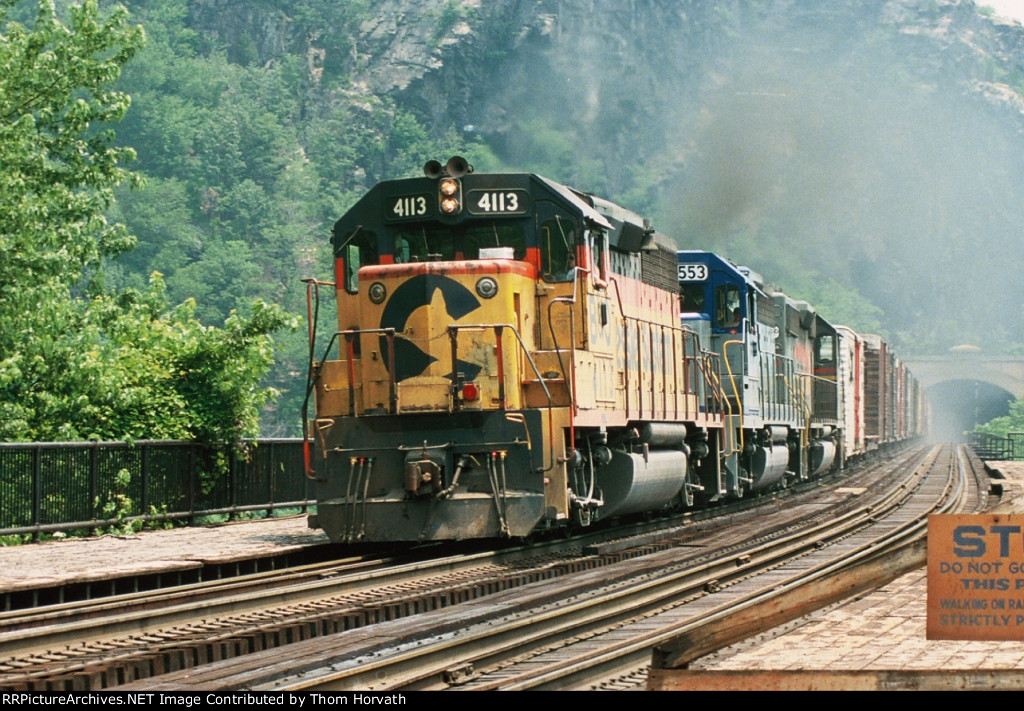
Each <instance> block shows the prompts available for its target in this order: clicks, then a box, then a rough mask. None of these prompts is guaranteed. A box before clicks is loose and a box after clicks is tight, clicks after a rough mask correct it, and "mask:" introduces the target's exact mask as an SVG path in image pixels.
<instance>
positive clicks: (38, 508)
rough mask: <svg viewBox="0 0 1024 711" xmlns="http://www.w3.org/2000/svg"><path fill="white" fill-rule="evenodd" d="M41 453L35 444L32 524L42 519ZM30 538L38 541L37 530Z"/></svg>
mask: <svg viewBox="0 0 1024 711" xmlns="http://www.w3.org/2000/svg"><path fill="white" fill-rule="evenodd" d="M42 458H43V453H42V448H41V447H40V446H39V445H36V446H35V447H33V448H32V525H33V526H39V525H40V524H42V522H43V521H42V519H43V462H42ZM32 540H33V541H36V542H38V541H39V532H38V531H35V532H34V533H33V534H32Z"/></svg>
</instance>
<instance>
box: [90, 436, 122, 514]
mask: <svg viewBox="0 0 1024 711" xmlns="http://www.w3.org/2000/svg"><path fill="white" fill-rule="evenodd" d="M98 460H99V442H90V443H89V494H90V495H89V501H88V502H87V503H88V508H89V518H91V519H98V518H100V514H102V511H97V510H96V506H97V504H98V503H99V471H98V469H99V467H98V464H99V461H98ZM118 508H120V507H118ZM91 530H92V532H93V533H94V534H95V533H96V530H97V529H95V528H93V529H91Z"/></svg>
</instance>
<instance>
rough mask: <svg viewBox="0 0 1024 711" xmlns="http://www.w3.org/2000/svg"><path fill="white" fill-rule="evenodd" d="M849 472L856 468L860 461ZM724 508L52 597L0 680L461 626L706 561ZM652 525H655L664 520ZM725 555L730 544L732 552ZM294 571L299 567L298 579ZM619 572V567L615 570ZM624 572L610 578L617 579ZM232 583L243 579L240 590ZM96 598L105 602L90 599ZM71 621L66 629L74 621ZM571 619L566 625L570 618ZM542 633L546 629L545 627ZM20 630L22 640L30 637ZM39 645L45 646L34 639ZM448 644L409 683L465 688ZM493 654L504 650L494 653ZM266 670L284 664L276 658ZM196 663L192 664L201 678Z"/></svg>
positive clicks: (130, 675) (111, 683)
mask: <svg viewBox="0 0 1024 711" xmlns="http://www.w3.org/2000/svg"><path fill="white" fill-rule="evenodd" d="M903 466H905V465H903ZM863 476H865V477H867V476H870V475H869V474H868V473H865V474H864V475H863ZM844 483H845V484H846V485H847V486H848V487H849V486H854V487H855V486H856V479H855V478H854V477H849V476H848V477H844ZM839 490H841V488H840V489H839ZM826 491H827V487H826V488H825V489H823V491H822V492H819V493H818V494H816V495H814V497H815V500H816V501H819V503H816V504H803V505H802V506H803V507H804V508H808V507H810V508H812V509H813V508H815V507H816V508H817V509H818V515H819V516H820V515H821V509H822V507H823V506H825V505H826V503H823V502H822V501H821V500H822V499H823V497H824V498H828V496H830V495H829V494H827V493H826ZM831 496H832V497H833V498H845V499H847V500H848V501H849V502H854V501H855V500H856V499H857V498H858V497H857V496H854V495H849V494H835V493H833V494H831ZM832 503H835V502H832ZM762 505H763V506H764V505H767V506H768V507H769V508H771V507H775V508H776V509H781V508H782V506H783V504H782V503H781V502H773V501H768V502H762ZM849 505H850V506H852V505H853V504H852V503H850V504H849ZM798 509H800V506H797V507H795V508H794V510H793V512H792V513H788V514H786V515H782V513H781V511H776V512H774V513H773V514H772V519H773V520H776V519H777V520H778V523H777V524H774V525H773V529H772V530H768V529H766V528H765V527H764V524H763V523H761V524H760V525H759V527H760V529H761V530H759V531H758V534H757V536H756V537H757V538H758V539H760V540H767V539H770V538H772V537H773V536H774V537H778V536H781V535H783V534H784V532H785V531H786V530H787V528H789V527H792V526H795V525H796V523H795V522H796V521H797V520H798V519H799V518H801V517H807V516H808V515H810V514H808V513H807V512H806V511H805V512H803V513H800V512H799V511H798ZM760 518H761V519H763V518H764V516H763V515H761V516H760ZM731 519H732V520H731V521H730V524H729V526H730V533H729V534H728V535H726V534H724V533H721V532H717V531H718V528H720V527H721V523H720V522H718V523H700V524H692V523H691V524H690V525H688V526H684V527H683V528H682V529H680V530H679V531H676V538H675V539H674V540H671V539H670V540H662V542H660V543H649V544H647V545H646V547H643V548H641V549H639V550H637V549H635V548H634V549H630V545H634V546H635V545H636V541H633V543H632V544H630V543H619V544H614V543H602V542H600V541H599V540H598V539H596V538H595V539H592V540H591V541H590V542H582V543H581V542H574V543H572V544H562V548H561V550H558V544H547V545H545V546H538V547H533V548H529V549H517V550H513V551H505V552H501V553H497V554H479V555H478V556H471V557H463V558H461V559H460V560H459V561H452V560H448V559H442V560H439V561H430V562H417V563H410V562H396V561H354V560H353V561H345V562H344V563H342V564H339V565H337V566H335V567H334V568H330V567H326V568H324V567H315V566H308V568H309V569H310V570H309V571H303V572H300V571H291V572H289V573H288V576H291V580H290V581H289V582H285V581H284V580H283V579H281V578H283V577H284V576H277V577H278V578H279V579H278V580H277V581H276V582H274V583H273V585H274V587H273V588H272V589H263V590H260V589H259V588H260V587H261V586H269V585H270V582H269V579H263V580H260V579H259V578H260V576H254V577H253V579H252V580H240V579H239V580H234V581H230V582H228V583H225V584H223V585H222V586H221V589H222V592H226V595H219V594H215V593H214V592H213V591H211V590H205V591H202V592H200V591H198V590H195V589H193V590H189V589H181V590H178V591H175V592H168V593H165V596H164V597H165V601H164V602H162V603H159V602H154V601H152V600H150V601H149V602H146V601H145V600H144V597H143V596H140V598H139V600H138V601H137V602H133V603H132V604H137V605H138V608H137V609H136V610H135V611H134V612H131V613H129V611H128V607H126V605H127V602H128V601H125V600H123V601H120V604H122V607H121V610H120V614H119V615H118V616H119V617H121V618H123V619H121V620H120V621H119V623H118V624H120V625H121V627H119V628H118V627H107V628H104V627H103V624H101V623H100V622H98V620H101V619H102V618H103V617H104V615H109V613H110V609H111V607H110V606H111V604H112V605H113V606H114V607H113V608H112V609H113V610H114V611H117V605H118V604H119V603H118V602H112V601H110V602H102V601H100V602H97V603H94V605H93V609H92V611H90V612H88V613H86V612H84V611H80V612H79V613H73V612H70V611H69V610H67V609H65V610H63V611H61V614H62V615H64V616H66V617H68V618H71V617H74V615H75V614H80V615H82V617H79V618H78V620H77V622H73V623H72V624H71V626H70V627H65V629H64V631H63V632H60V631H57V630H58V628H59V627H60V625H57V624H56V623H54V624H43V625H40V624H38V623H37V624H35V626H34V628H33V626H32V625H28V624H26V622H25V620H24V619H22V625H23V626H22V628H21V630H20V631H18V632H17V634H16V635H15V636H18V635H20V636H23V637H24V639H25V640H31V639H33V635H36V636H35V637H34V639H35V641H22V642H19V644H22V645H24V646H23V649H25V650H28V651H27V652H26V653H19V654H13V655H12V656H10V657H8V658H7V659H4V657H7V656H8V655H11V654H12V653H11V651H10V650H11V649H12V648H11V647H9V646H8V644H10V642H9V641H8V640H9V639H10V637H11V635H10V634H8V633H7V632H4V631H3V629H2V628H0V634H3V639H4V640H5V642H3V643H0V687H3V688H11V689H37V690H38V689H48V690H55V689H69V688H79V689H99V688H113V687H116V686H121V687H122V688H125V689H127V688H130V687H131V686H133V684H131V683H130V682H131V681H132V680H133V679H140V678H142V679H146V680H145V681H142V682H140V684H139V686H141V687H145V688H154V687H155V686H156V685H158V684H167V685H169V686H168V687H166V688H181V686H182V685H183V684H184V685H198V686H201V687H202V688H213V687H212V685H213V684H215V682H211V681H208V680H207V679H206V677H205V676H203V675H204V674H206V673H207V672H210V673H212V672H213V671H214V670H215V669H220V670H221V673H223V669H224V666H225V665H243V664H245V663H246V662H245V661H244V660H246V659H249V660H250V661H249V662H248V663H249V664H252V665H253V666H256V667H261V666H265V659H264V657H265V655H268V654H271V653H272V649H271V648H273V647H276V646H278V645H281V644H288V645H289V648H290V650H291V651H289V652H287V653H285V656H286V657H289V658H290V659H292V660H294V659H295V658H301V657H306V652H305V651H300V650H299V649H298V647H296V646H295V645H312V644H316V643H317V640H320V644H322V645H323V646H325V647H327V648H332V647H333V648H335V649H337V648H338V647H344V648H346V649H352V650H354V649H355V645H356V643H357V641H358V639H359V638H366V637H373V636H374V635H376V634H378V633H379V632H380V630H381V629H382V628H385V627H386V626H387V625H392V626H394V625H398V626H400V627H403V628H404V629H405V633H403V634H406V636H408V635H411V634H414V631H415V630H416V629H417V628H418V627H419V626H421V625H425V626H426V628H427V629H429V628H430V626H431V625H433V624H434V622H435V621H436V618H437V616H438V615H441V616H444V615H449V614H453V613H455V612H456V611H464V612H465V615H468V616H469V617H463V618H460V614H461V613H460V614H456V615H455V619H456V620H459V621H458V622H457V624H458V625H460V626H461V627H459V628H457V629H461V628H465V626H466V625H465V624H464V623H465V622H467V621H468V619H469V618H470V617H472V616H473V615H474V614H477V612H475V611H474V610H473V608H474V607H475V606H479V605H484V607H483V609H485V610H486V609H487V603H485V602H475V603H468V602H467V603H464V602H463V601H469V600H474V599H479V600H481V601H493V603H494V604H498V605H499V606H500V605H501V604H506V603H502V602H501V601H502V600H504V599H507V598H508V599H512V600H523V601H525V600H527V599H529V598H530V597H531V595H530V594H524V592H525V591H526V590H529V589H533V588H536V587H538V586H540V585H541V583H539V582H538V581H544V580H547V581H559V580H562V579H563V578H564V579H566V580H568V579H569V578H571V579H573V580H576V579H577V578H579V579H580V580H586V579H588V578H591V579H593V580H599V579H605V580H607V579H608V578H609V577H610V576H611V577H618V576H620V575H621V574H620V573H615V574H614V575H612V574H609V573H608V571H610V570H612V569H614V568H618V567H619V566H622V565H623V563H624V562H625V561H627V560H629V559H631V558H632V559H633V561H634V562H636V561H639V560H641V559H642V560H645V561H650V563H649V564H650V565H653V566H656V567H657V566H660V565H661V563H659V562H656V559H657V557H658V556H664V555H667V553H666V551H668V552H669V553H668V554H671V555H672V556H673V557H674V558H675V559H676V561H677V563H676V564H678V565H684V566H698V567H699V566H701V565H708V566H709V565H711V563H710V562H708V561H710V560H711V559H712V558H714V557H715V556H716V555H718V550H719V548H718V546H712V545H711V539H710V538H709V537H710V536H714V537H715V538H714V540H715V542H716V543H721V544H723V545H725V546H729V545H730V544H731V545H732V546H733V547H736V546H739V545H740V543H739V541H740V540H742V538H743V537H744V536H746V537H750V534H749V533H743V532H742V531H741V530H740V529H741V528H742V527H743V526H744V525H757V524H751V523H750V522H751V521H757V520H758V519H759V515H758V514H756V513H746V514H744V513H736V514H733V515H732V516H731ZM653 535H654V534H652V533H649V534H648V536H653ZM658 535H659V536H661V537H664V536H666V535H669V534H666V533H660V534H658ZM584 549H586V552H584ZM734 555H739V556H740V558H742V556H743V555H745V554H744V553H736V554H734ZM735 560H736V559H735V558H734V559H733V563H731V564H729V563H726V564H725V569H730V568H731V566H735V567H737V568H740V567H742V566H739V565H737V564H736V563H735ZM702 561H704V562H702ZM346 566H349V567H351V566H357V569H354V570H353V569H346ZM366 568H369V570H367V569H366ZM570 574H572V575H570ZM302 575H305V577H304V578H302V579H301V580H300V577H301V576H302ZM718 575H719V579H724V575H723V574H721V573H719V574H718ZM622 579H623V580H627V579H628V576H627V577H623V578H622ZM593 580H592V582H591V584H593ZM530 583H534V584H533V585H529V584H530ZM631 584H632V583H622V585H625V586H627V587H628V586H629V585H631ZM547 585H552V583H551V582H549V583H547ZM562 585H563V584H562V583H560V582H555V583H553V588H552V589H553V590H556V591H557V590H558V589H559V588H561V587H562ZM566 585H569V584H568V583H566ZM704 585H707V583H704ZM522 586H528V587H522ZM243 587H247V588H249V590H248V591H243V590H242V588H243ZM520 587H522V591H524V592H509V590H510V589H511V588H520ZM570 587H571V586H570ZM252 588H256V590H252ZM502 591H505V592H502ZM548 594H554V595H556V597H554V598H553V600H554V602H553V605H554V608H552V609H554V610H555V611H556V612H557V614H554V615H553V616H554V617H562V616H564V615H563V612H564V610H565V609H566V607H565V604H564V602H563V601H562V599H561V598H558V597H557V594H558V593H557V592H556V593H548ZM200 595H201V596H202V598H200ZM190 598H191V599H190ZM168 601H174V602H168ZM459 603H462V604H459ZM630 604H631V603H629V604H627V607H628V606H629V605H630ZM104 606H106V607H107V611H106V612H101V611H99V608H100V607H104ZM530 614H531V615H532V614H533V613H530ZM128 618H132V619H128ZM398 618H401V619H403V622H401V623H398V622H395V621H394V620H397V619H398ZM143 621H144V624H145V628H144V629H141V630H138V631H137V632H136V633H135V634H132V635H127V636H124V630H125V629H126V628H131V626H132V625H139V624H143ZM0 623H2V619H0ZM75 625H77V626H78V628H79V629H78V631H75ZM46 627H52V628H53V629H51V630H46V634H50V635H51V636H50V637H49V638H46V637H45V636H39V635H41V634H42V633H41V632H40V630H41V629H42V628H46ZM85 629H89V630H92V633H91V636H90V637H89V638H88V639H87V640H86V639H82V638H78V637H76V636H75V635H79V634H81V632H82V631H83V630H85ZM118 630H120V631H118ZM576 631H577V633H579V631H580V628H578V629H577V630H576ZM512 634H513V636H517V635H519V633H512ZM546 634H548V636H550V635H551V634H559V633H546ZM52 635H56V636H52ZM119 635H121V636H119ZM339 635H340V636H339ZM456 636H459V635H456ZM563 636H564V635H563ZM60 640H66V641H64V642H61V641H60ZM71 640H74V641H71ZM291 643H294V644H291ZM33 644H34V645H36V646H35V647H31V645H33ZM545 644H551V643H550V642H544V641H543V640H541V641H540V642H539V643H538V645H535V647H537V646H539V647H544V646H545ZM559 644H560V643H559ZM41 648H45V649H46V650H47V652H46V653H45V654H44V653H41V652H40V651H39V650H40V649H41ZM459 654H461V655H462V656H463V657H464V658H465V659H467V660H474V661H467V663H466V664H462V665H452V664H451V663H450V662H448V663H447V664H441V666H445V667H446V668H445V669H443V670H441V671H435V672H430V673H427V674H424V673H423V672H422V671H421V672H416V673H414V674H411V675H410V676H411V677H417V679H418V681H411V682H409V683H412V684H418V685H420V686H425V687H429V688H439V687H441V686H445V687H447V686H449V685H452V684H458V683H460V682H462V683H463V685H464V686H465V687H466V688H469V683H472V684H481V683H484V682H482V681H481V678H482V677H480V675H479V674H478V671H477V670H478V669H479V668H480V664H481V663H482V662H483V661H484V660H486V659H488V657H487V656H481V655H480V654H477V653H463V652H460V653H459ZM383 656H388V655H387V654H385V655H383ZM513 656H514V655H513ZM648 656H649V655H648ZM449 658H450V657H449ZM493 663H494V664H496V665H503V664H505V663H504V662H497V661H495V662H493ZM505 668H508V667H505ZM161 675H163V676H162V678H161ZM280 675H281V676H284V677H286V676H288V674H287V672H286V671H285V672H281V673H280ZM384 676H385V678H386V679H387V681H388V685H387V686H386V687H385V688H399V687H395V686H391V684H399V685H401V684H402V683H404V682H402V681H401V680H400V679H398V677H397V676H396V675H394V674H393V673H391V672H384ZM627 676H628V672H627ZM148 677H157V678H148ZM200 677H203V678H202V680H201V679H200ZM378 681H379V680H378ZM227 683H228V686H225V687H222V688H242V687H248V686H252V685H253V684H249V683H247V682H238V681H233V682H227ZM254 683H255V682H254ZM259 683H263V682H259ZM275 683H276V682H275ZM380 687H381V685H380V684H379V683H368V684H367V686H365V687H360V686H354V687H347V686H343V687H342V688H380ZM324 688H326V687H324Z"/></svg>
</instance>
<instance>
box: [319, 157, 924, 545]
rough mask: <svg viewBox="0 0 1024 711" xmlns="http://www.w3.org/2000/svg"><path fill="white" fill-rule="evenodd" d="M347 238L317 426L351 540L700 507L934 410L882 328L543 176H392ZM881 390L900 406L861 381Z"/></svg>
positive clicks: (324, 466) (351, 224)
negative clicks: (924, 405) (907, 413)
mask: <svg viewBox="0 0 1024 711" xmlns="http://www.w3.org/2000/svg"><path fill="white" fill-rule="evenodd" d="M332 246H333V253H334V271H335V280H334V282H332V283H324V282H317V281H314V280H307V285H308V293H309V304H310V309H309V310H310V368H309V375H308V378H307V407H304V412H303V425H304V428H305V429H304V431H305V440H306V446H307V464H306V475H307V476H308V477H310V478H311V479H314V480H315V481H316V486H317V513H316V514H315V516H314V517H313V518H312V519H311V525H315V526H319V527H322V528H323V529H324V531H325V532H326V533H327V534H328V536H329V537H330V538H331V540H333V541H340V542H353V541H427V540H452V539H463V538H498V537H525V536H528V535H530V534H532V533H534V532H537V531H544V530H553V529H567V528H570V527H583V526H588V525H591V524H592V523H595V522H597V521H600V520H606V519H609V518H612V517H617V516H622V515H625V514H632V513H649V512H656V511H661V510H666V509H675V508H682V507H688V506H695V505H701V504H705V503H709V502H713V501H717V500H720V499H722V498H726V497H739V496H743V495H744V494H745V493H748V492H759V491H764V490H768V489H772V488H777V487H781V486H785V485H786V484H787V483H788V482H790V481H793V480H794V479H805V478H808V477H813V476H815V475H817V474H819V473H820V472H823V471H825V470H827V469H829V468H833V467H839V466H841V465H842V463H843V461H844V459H845V458H846V457H848V456H854V455H856V454H858V453H862V452H863V451H864V450H866V448H867V447H868V446H869V443H870V445H872V446H877V445H881V444H883V443H884V442H887V441H892V440H896V439H899V438H901V437H906V436H909V435H910V434H911V433H912V430H913V429H914V427H916V426H917V424H918V422H917V420H916V419H914V418H910V417H903V419H900V417H899V416H898V415H897V413H898V412H900V411H902V410H901V408H906V407H908V405H907V402H906V400H907V398H908V397H910V396H913V395H914V393H910V395H908V394H907V393H908V392H909V391H908V390H907V387H908V386H907V383H912V378H910V376H909V374H907V373H906V372H905V370H900V369H899V368H897V367H895V364H894V363H893V362H891V361H890V360H886V358H890V354H888V352H886V353H885V354H884V357H883V356H880V357H879V358H875V359H872V355H871V354H872V353H874V352H875V351H873V350H872V348H873V344H874V341H872V340H865V338H862V337H858V336H856V334H854V332H853V331H851V330H849V329H844V328H842V327H833V326H832V325H830V324H829V323H828V322H827V321H825V320H824V319H823V318H821V317H820V316H818V315H817V314H816V312H815V311H814V309H813V308H812V307H811V306H810V305H809V304H807V303H805V302H800V301H795V300H793V299H790V298H789V297H787V296H786V295H785V294H783V293H781V292H779V291H778V290H774V289H771V288H770V287H768V286H767V285H766V284H765V283H764V281H763V280H762V279H761V278H760V276H758V275H757V274H756V273H754V272H752V271H750V270H748V269H743V268H740V267H736V266H735V265H733V264H732V263H730V262H728V260H725V259H722V258H720V257H718V256H716V255H714V254H711V253H708V252H696V251H686V252H679V253H677V252H676V250H675V246H674V245H673V244H672V242H671V240H669V239H667V238H666V237H664V236H663V235H661V234H660V233H658V232H656V231H655V230H654V229H653V228H652V227H651V225H650V224H649V223H648V222H646V221H645V220H644V219H643V218H642V217H640V216H639V215H636V214H634V213H632V212H630V211H628V210H626V209H624V208H622V207H619V206H617V205H615V204H612V203H610V202H608V201H605V200H602V199H600V198H598V197H595V196H593V195H589V194H586V193H582V192H578V191H576V190H573V189H571V188H569V187H567V186H565V185H561V184H559V183H556V182H554V181H551V180H548V179H546V178H544V177H542V176H539V175H535V174H523V173H502V174H486V175H485V174H477V173H474V172H473V170H472V167H471V166H470V165H469V164H468V163H467V162H466V161H465V160H464V159H462V158H459V157H455V158H452V159H451V160H449V161H448V163H447V164H446V165H442V164H440V163H439V162H437V161H430V162H428V163H427V164H426V166H425V168H424V176H423V177H420V178H411V179H405V180H393V181H386V182H382V183H380V184H378V185H377V186H375V187H374V188H372V189H371V190H370V191H369V192H368V193H367V194H366V195H365V196H364V197H363V198H362V199H360V200H359V201H358V202H357V203H356V204H355V205H354V206H353V207H352V208H351V209H350V210H349V211H348V212H346V213H345V215H344V216H343V217H342V218H341V219H339V220H338V221H337V223H336V224H335V226H334V230H333V236H332ZM325 294H326V296H325ZM327 300H330V301H332V302H333V304H334V305H335V306H336V308H337V329H336V330H335V329H334V328H332V329H331V333H330V334H329V335H328V336H326V337H325V338H323V337H320V336H319V335H318V328H317V322H318V315H319V313H320V310H321V301H327ZM851 339H859V340H852V341H851ZM321 341H326V344H324V343H322V342H321ZM851 348H852V349H854V351H855V353H853V354H852V355H851V353H850V349H851ZM321 349H322V350H321ZM876 350H877V348H876ZM883 360H884V364H883ZM875 363H878V365H877V367H876V366H874V365H873V364H875ZM844 364H845V365H844ZM858 368H859V369H858ZM876 384H877V386H878V388H879V393H880V394H881V399H880V400H870V399H868V398H864V397H863V396H862V394H858V393H860V392H861V391H862V390H863V389H864V388H872V387H874V386H875V385H876ZM894 387H900V388H902V391H901V392H904V394H903V395H899V396H890V395H889V393H890V392H891V391H890V390H887V389H888V388H894ZM918 394H919V392H918ZM310 402H312V404H313V405H314V408H315V410H314V412H313V413H312V414H310V413H309V412H308V403H310ZM872 403H874V404H872ZM851 407H852V408H854V409H855V410H856V408H857V407H860V408H861V410H860V412H861V415H860V418H861V419H860V420H858V421H857V422H858V423H859V427H860V430H858V432H857V434H856V435H855V436H856V437H859V438H860V439H859V440H853V441H852V442H851V440H849V439H848V436H847V429H848V425H847V424H846V423H847V422H848V419H847V418H849V417H850V415H849V414H848V412H849V408H851ZM873 417H874V418H878V419H877V420H876V419H872V418H873ZM912 420H913V421H912ZM873 428H874V429H873ZM876 430H877V432H878V433H879V434H875V432H876ZM883 430H884V436H883V435H882V434H881V432H882V431H883Z"/></svg>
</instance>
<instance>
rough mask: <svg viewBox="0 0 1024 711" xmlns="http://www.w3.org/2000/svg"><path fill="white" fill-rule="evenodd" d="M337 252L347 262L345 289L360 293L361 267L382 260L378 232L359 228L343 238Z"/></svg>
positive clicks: (352, 292)
mask: <svg viewBox="0 0 1024 711" xmlns="http://www.w3.org/2000/svg"><path fill="white" fill-rule="evenodd" d="M336 254H337V256H338V257H340V258H341V259H342V260H343V261H344V263H345V271H344V272H343V274H342V278H343V279H344V287H345V291H347V292H348V293H350V294H356V293H359V268H360V267H364V266H366V265H367V264H377V263H379V261H380V255H379V253H378V249H377V234H376V233H375V232H373V231H372V230H363V229H360V228H357V229H356V230H354V231H353V232H351V233H350V234H348V235H347V236H346V237H345V239H344V240H342V243H341V247H340V248H339V249H338V250H336Z"/></svg>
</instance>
